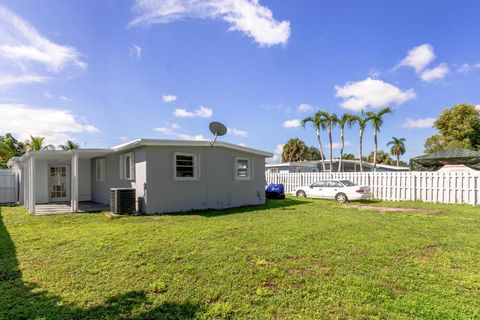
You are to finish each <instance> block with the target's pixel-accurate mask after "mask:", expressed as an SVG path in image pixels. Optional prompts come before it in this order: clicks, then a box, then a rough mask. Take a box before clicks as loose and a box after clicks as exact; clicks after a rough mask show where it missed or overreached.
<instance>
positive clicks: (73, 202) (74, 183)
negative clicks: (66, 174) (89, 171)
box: [71, 152, 78, 212]
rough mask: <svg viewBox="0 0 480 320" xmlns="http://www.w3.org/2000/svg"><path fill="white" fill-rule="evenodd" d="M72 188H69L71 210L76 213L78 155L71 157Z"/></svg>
mask: <svg viewBox="0 0 480 320" xmlns="http://www.w3.org/2000/svg"><path fill="white" fill-rule="evenodd" d="M71 167H72V174H71V176H72V188H71V209H72V212H77V211H78V153H76V152H75V153H74V154H73V155H72V166H71Z"/></svg>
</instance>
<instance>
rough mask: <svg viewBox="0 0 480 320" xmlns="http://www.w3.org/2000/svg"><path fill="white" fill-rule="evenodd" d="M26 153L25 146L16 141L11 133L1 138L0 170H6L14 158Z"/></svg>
mask: <svg viewBox="0 0 480 320" xmlns="http://www.w3.org/2000/svg"><path fill="white" fill-rule="evenodd" d="M24 153H25V144H24V143H23V142H21V141H18V140H17V139H15V138H14V137H13V136H12V135H11V134H10V133H7V134H5V136H0V168H6V167H7V162H8V160H10V158H12V157H19V156H22V155H23V154H24Z"/></svg>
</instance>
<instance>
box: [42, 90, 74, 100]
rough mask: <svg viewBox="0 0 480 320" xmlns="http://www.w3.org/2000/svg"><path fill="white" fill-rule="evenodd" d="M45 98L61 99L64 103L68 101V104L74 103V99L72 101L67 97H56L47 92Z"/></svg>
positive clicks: (44, 94)
mask: <svg viewBox="0 0 480 320" xmlns="http://www.w3.org/2000/svg"><path fill="white" fill-rule="evenodd" d="M43 96H44V97H45V98H48V99H53V98H57V99H60V100H63V101H67V102H71V101H73V100H72V99H70V98H68V97H65V96H56V95H53V94H51V93H50V92H48V91H45V92H44V93H43Z"/></svg>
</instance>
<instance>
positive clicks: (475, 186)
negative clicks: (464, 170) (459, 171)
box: [473, 176, 480, 205]
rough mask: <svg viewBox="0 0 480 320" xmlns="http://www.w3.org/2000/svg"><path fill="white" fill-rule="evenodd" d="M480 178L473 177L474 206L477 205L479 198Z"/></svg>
mask: <svg viewBox="0 0 480 320" xmlns="http://www.w3.org/2000/svg"><path fill="white" fill-rule="evenodd" d="M479 177H480V176H474V177H473V205H477V201H478V199H477V196H478V190H477V186H478V184H477V180H478V178H479Z"/></svg>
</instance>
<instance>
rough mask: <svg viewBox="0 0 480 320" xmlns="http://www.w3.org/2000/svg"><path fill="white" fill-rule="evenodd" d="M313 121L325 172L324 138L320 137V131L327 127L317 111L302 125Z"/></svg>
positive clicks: (303, 121) (304, 120) (303, 125)
mask: <svg viewBox="0 0 480 320" xmlns="http://www.w3.org/2000/svg"><path fill="white" fill-rule="evenodd" d="M309 122H310V123H312V125H313V126H314V128H315V131H316V133H317V140H318V151H320V160H321V161H322V168H323V172H326V171H327V170H326V168H325V157H324V155H323V147H322V139H320V133H321V131H322V129H325V121H324V119H323V117H321V114H320V113H319V112H317V113H316V114H315V115H314V116H313V117H308V118H305V119H303V120H302V127H303V128H305V125H306V124H307V123H309Z"/></svg>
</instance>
